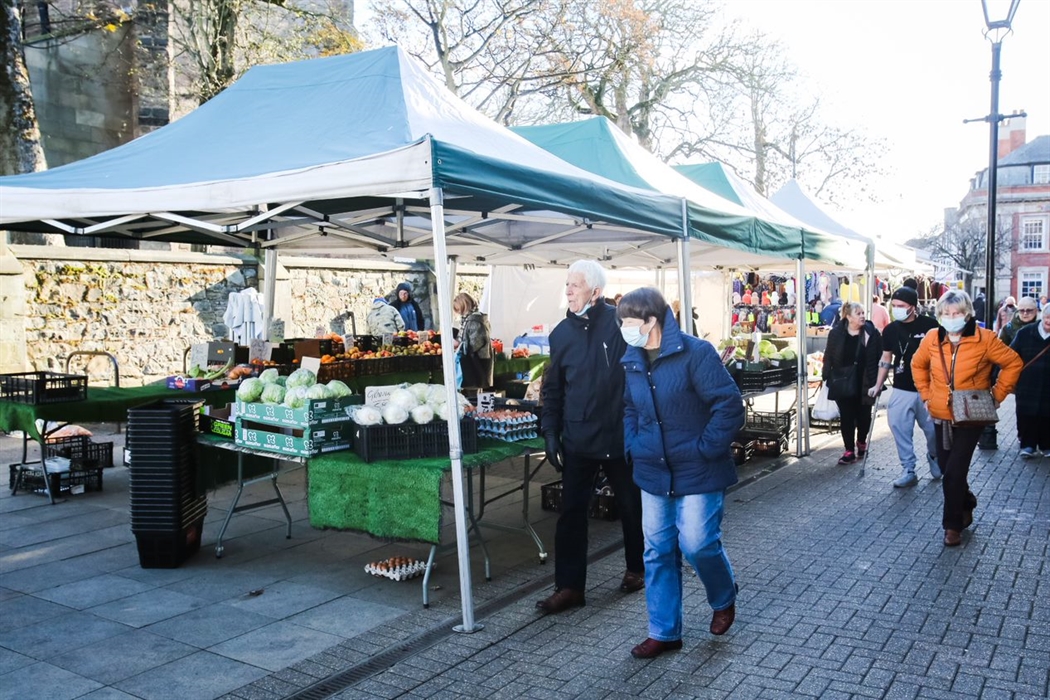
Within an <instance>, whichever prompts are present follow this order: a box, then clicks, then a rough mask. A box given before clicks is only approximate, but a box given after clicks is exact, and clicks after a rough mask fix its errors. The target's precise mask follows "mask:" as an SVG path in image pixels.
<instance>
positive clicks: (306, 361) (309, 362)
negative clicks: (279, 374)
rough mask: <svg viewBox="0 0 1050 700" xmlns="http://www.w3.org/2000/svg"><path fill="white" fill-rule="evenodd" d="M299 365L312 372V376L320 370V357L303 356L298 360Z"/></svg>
mask: <svg viewBox="0 0 1050 700" xmlns="http://www.w3.org/2000/svg"><path fill="white" fill-rule="evenodd" d="M299 367H301V368H302V369H308V370H310V371H311V372H313V373H314V376H316V375H317V373H318V372H320V371H321V358H320V357H304V358H302V359H301V360H299Z"/></svg>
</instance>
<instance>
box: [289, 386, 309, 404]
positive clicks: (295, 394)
mask: <svg viewBox="0 0 1050 700" xmlns="http://www.w3.org/2000/svg"><path fill="white" fill-rule="evenodd" d="M306 401H307V399H306V387H302V386H293V387H289V388H288V390H287V391H286V392H284V405H285V406H287V407H288V408H305V407H306Z"/></svg>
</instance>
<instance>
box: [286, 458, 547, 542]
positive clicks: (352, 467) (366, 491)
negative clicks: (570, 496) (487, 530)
mask: <svg viewBox="0 0 1050 700" xmlns="http://www.w3.org/2000/svg"><path fill="white" fill-rule="evenodd" d="M541 446H542V440H527V441H524V442H516V443H510V442H503V441H500V440H487V439H482V438H479V439H478V452H477V453H475V454H470V455H463V466H464V468H465V469H469V468H474V467H480V466H482V465H487V464H495V463H496V462H501V461H503V460H505V459H508V458H510V457H515V456H518V455H521V454H524V453H525V452H527V451H530V450H536V449H539V448H541ZM451 468H452V465H451V462H450V461H449V458H448V457H447V456H445V457H433V458H429V459H408V460H384V461H377V462H372V463H366V462H365V461H363V460H362V459H361V458H360V457H358V456H357V454H355V453H354V452H336V453H334V454H328V455H322V456H318V457H313V458H311V459H310V462H309V472H308V473H309V489H308V495H307V498H308V504H309V509H310V525H312V526H313V527H316V528H333V529H339V530H356V531H360V532H367V533H369V534H371V535H374V536H375V537H381V538H384V539H396V540H415V541H421V542H429V543H431V544H437V543H438V542H439V541H440V538H441V510H442V502H441V481H442V479H443V478H444V475H445V473H446V472H447V471H450V470H451Z"/></svg>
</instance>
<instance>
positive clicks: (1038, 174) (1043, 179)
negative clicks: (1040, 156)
mask: <svg viewBox="0 0 1050 700" xmlns="http://www.w3.org/2000/svg"><path fill="white" fill-rule="evenodd" d="M1048 183H1050V165H1037V166H1035V167H1034V168H1032V184H1033V185H1046V184H1048Z"/></svg>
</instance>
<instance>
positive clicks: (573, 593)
mask: <svg viewBox="0 0 1050 700" xmlns="http://www.w3.org/2000/svg"><path fill="white" fill-rule="evenodd" d="M605 285H606V277H605V270H603V269H602V267H601V265H599V264H598V263H597V262H594V261H593V260H579V261H577V262H575V263H573V264H572V266H571V267H569V274H568V279H567V280H566V282H565V296H566V298H567V299H568V302H569V309H568V311H567V312H566V314H565V318H564V319H562V321H561V322H560V323H558V325H557V326H555V327H554V330H553V331H551V334H550V349H551V359H550V363H549V364H548V366H547V369H546V371H545V372H544V375H543V389H542V398H543V415H542V421H541V424H542V426H543V428H542V429H543V437H544V440H545V441H546V452H547V461H548V462H550V463H551V465H552V466H553V467H554V468H555V469H558V470H559V471H561V472H562V496H561V498H562V500H561V515H560V516H559V517H558V524H557V526H556V528H555V534H554V586H555V588H554V593H553V594H552V595H550V596H549V597H547V598H545V599H543V600H541V601H539V602H537V603H536V607H537V608H539V609H540V610H543V611H544V612H547V613H558V612H561V611H563V610H567V609H569V608H573V607H578V606H581V605H584V604H585V599H584V590H585V588H586V583H587V507H588V504H589V503H590V499H591V495H592V493H593V491H594V482H595V477H596V475H597V472H598V470H599V469H601V470H602V471H603V472H604V473H605V476H606V477H607V478H608V480H609V485H610V486H612V488H613V493H614V494H615V497H616V505H617V508H618V509H619V511H620V523H621V525H622V527H623V541H624V559H625V562H626V565H627V571H626V573H625V574H624V576H623V581H622V582H621V584H620V590H621V591H623V592H625V593H631V592H634V591H637V590H641V588H642V587H644V586H645V573H644V571H645V565H644V564H643V563H642V549H643V544H642V520H641V496H640V494H639V492H638V487H637V486H636V485H635V483H634V479H633V478H632V475H631V468H630V466H629V465H628V463H627V460H626V459H625V458H624V450H623V391H624V384H623V368H622V367H621V366H620V358H621V357H623V353H624V351H625V350H626V349H627V345H626V343H624V340H623V336H622V335H621V334H620V324H619V321H617V319H616V307H614V306H613V305H612V304H609V303H607V302H606V301H605V297H604V296H603V294H602V292H603V290H604V289H605Z"/></svg>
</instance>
